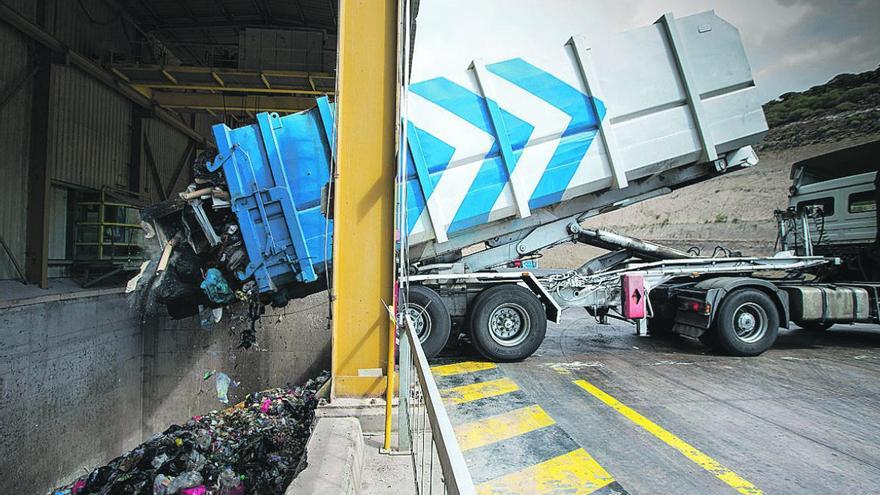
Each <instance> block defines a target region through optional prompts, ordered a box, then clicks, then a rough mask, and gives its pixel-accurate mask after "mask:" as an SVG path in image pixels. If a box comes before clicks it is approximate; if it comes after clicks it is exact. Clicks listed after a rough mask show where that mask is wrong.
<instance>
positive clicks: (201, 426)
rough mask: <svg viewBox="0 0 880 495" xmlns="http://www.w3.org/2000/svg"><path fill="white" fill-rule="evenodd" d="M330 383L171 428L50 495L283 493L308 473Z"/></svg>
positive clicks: (273, 394) (278, 392)
mask: <svg viewBox="0 0 880 495" xmlns="http://www.w3.org/2000/svg"><path fill="white" fill-rule="evenodd" d="M224 376H225V375H224ZM329 376H330V375H329V373H327V372H324V373H322V374H321V375H320V376H318V377H317V378H314V379H311V380H309V381H308V382H306V383H305V384H304V385H302V386H299V387H292V388H275V389H271V390H264V391H262V392H255V393H252V394H249V395H248V396H247V397H246V398H245V400H244V401H243V402H241V403H239V404H236V405H235V406H233V407H230V408H228V409H225V410H223V411H219V412H218V411H213V412H211V413H209V414H206V415H204V416H195V417H193V418H192V419H190V420H189V421H187V422H186V424H184V425H172V426H170V427H169V428H168V429H166V430H165V431H164V432H162V433H158V434H156V435H154V436H153V437H152V438H150V439H149V440H147V441H146V442H144V443H142V444H141V445H139V446H138V447H137V448H135V449H133V450H131V451H129V452H128V453H126V454H124V455H122V456H120V457H117V458H116V459H113V460H112V461H110V463H108V464H107V465H106V466H101V467H99V468H97V469H95V470H93V471H92V472H91V473H89V474H88V475H86V476H83V477H81V478H79V479H77V480H75V481H74V482H73V483H71V484H69V485H67V486H64V487H61V488H58V489H56V490H53V491H52V492H51V495H93V494H101V495H104V494H108V495H112V494H144V495H174V494H182V495H243V494H248V493H254V494H261V495H262V494H267V495H268V494H282V493H284V491H285V490H286V489H287V486H288V485H289V484H290V482H291V481H292V480H293V478H294V477H295V476H296V475H297V474H298V473H299V472H300V471H302V469H303V468H305V458H304V456H303V454H304V452H305V446H306V443H307V441H308V438H309V434H310V430H311V425H312V421H313V419H314V410H315V407H316V406H317V405H318V399H317V397H316V394H317V391H318V389H320V388H321V386H323V385H324V383H325V382H327V380H328V379H329Z"/></svg>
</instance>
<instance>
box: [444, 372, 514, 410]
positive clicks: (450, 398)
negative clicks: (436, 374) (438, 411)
mask: <svg viewBox="0 0 880 495" xmlns="http://www.w3.org/2000/svg"><path fill="white" fill-rule="evenodd" d="M517 390H519V387H518V386H517V384H516V383H513V381H512V380H511V379H509V378H500V379H498V380H491V381H488V382H480V383H471V384H469V385H462V386H460V387H452V388H447V389H444V390H441V391H440V395H441V396H443V399H444V402H447V403H449V404H464V403H465V402H471V401H475V400H479V399H485V398H487V397H495V396H497V395H504V394H509V393H510V392H516V391H517Z"/></svg>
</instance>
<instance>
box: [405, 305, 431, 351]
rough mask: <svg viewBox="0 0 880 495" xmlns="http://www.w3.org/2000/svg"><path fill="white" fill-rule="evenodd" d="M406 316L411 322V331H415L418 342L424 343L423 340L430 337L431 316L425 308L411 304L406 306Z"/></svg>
mask: <svg viewBox="0 0 880 495" xmlns="http://www.w3.org/2000/svg"><path fill="white" fill-rule="evenodd" d="M406 315H407V316H409V318H410V320H412V323H413V329H414V330H415V331H416V336H418V338H419V342H421V343H425V340H427V338H428V336H429V335H431V316H430V315H429V314H428V312H427V311H426V310H425V308H423V307H421V306H419V305H418V304H413V303H409V304H407V306H406Z"/></svg>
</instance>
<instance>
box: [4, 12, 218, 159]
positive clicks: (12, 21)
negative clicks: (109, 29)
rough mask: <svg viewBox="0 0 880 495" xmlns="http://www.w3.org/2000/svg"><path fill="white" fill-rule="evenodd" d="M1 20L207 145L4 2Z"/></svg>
mask: <svg viewBox="0 0 880 495" xmlns="http://www.w3.org/2000/svg"><path fill="white" fill-rule="evenodd" d="M0 20H2V21H4V22H6V23H7V24H9V25H10V26H12V27H13V28H15V29H17V30H18V31H20V32H21V33H22V34H24V35H25V36H28V37H29V38H31V39H33V40H34V41H36V42H37V43H39V44H41V45H43V46H45V47H46V48H48V49H50V50H52V51H54V52H57V53H60V54H63V55H64V56H65V58H66V59H67V60H68V61H69V63H70V64H71V65H73V66H75V67H77V68H79V69H80V70H82V71H83V72H85V73H86V74H88V75H89V76H91V77H93V78H95V79H97V80H98V81H100V82H102V83H104V84H105V85H107V86H109V87H110V88H111V89H115V90H116V91H118V92H119V93H120V94H122V95H123V96H125V97H126V98H128V99H129V100H131V101H133V102H134V103H136V104H138V105H139V106H141V107H144V108H147V109H151V110H153V112H154V113H155V115H156V118H158V119H159V120H161V121H163V122H165V123H166V124H168V125H170V126H172V127H174V128H175V129H177V130H178V131H180V132H181V133H183V134H185V135H186V136H188V137H189V138H190V139H193V140H195V141H198V142H200V143H205V142H207V140H206V139H205V137H204V136H202V135H201V134H199V133H198V132H197V131H196V130H195V129H193V128H191V127H189V126H188V125H186V124H184V123H183V122H181V121H180V120H179V119H178V118H177V117H176V116H175V115H174V114H173V113H171V112H169V111H168V110H165V109H163V108H160V107H157V106H156V105H154V104H153V101H152V100H150V99H149V98H147V97H146V96H144V95H143V94H141V93H140V92H139V91H138V90H137V89H135V88H134V87H132V85H130V84H128V83H127V82H125V81H124V80H122V79H120V78H118V77H117V76H115V75H113V74H112V73H110V72H108V71H106V70H104V68H103V67H101V66H100V65H98V64H96V63H95V62H92V61H91V60H90V59H89V58H87V57H85V56H83V55H81V54H79V53H77V52H75V51H73V50H70V49H69V48H67V46H66V45H65V44H64V43H61V42H60V41H58V39H57V38H55V37H54V36H52V35H51V34H49V33H48V32H46V31H45V30H44V29H43V28H41V27H39V26H37V25H36V24H33V23H32V22H30V21H29V20H27V19H25V18H24V17H22V16H21V14H19V13H18V12H16V11H15V10H13V9H11V8H9V7H7V6H6V4H4V3H2V2H0Z"/></svg>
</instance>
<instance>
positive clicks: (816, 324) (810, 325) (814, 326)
mask: <svg viewBox="0 0 880 495" xmlns="http://www.w3.org/2000/svg"><path fill="white" fill-rule="evenodd" d="M795 324H796V325H797V326H799V327H801V328H803V329H804V330H809V331H811V332H824V331H825V330H828V329H829V328H831V327H833V326H834V323H831V322H828V321H824V322H823V321H796V322H795Z"/></svg>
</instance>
